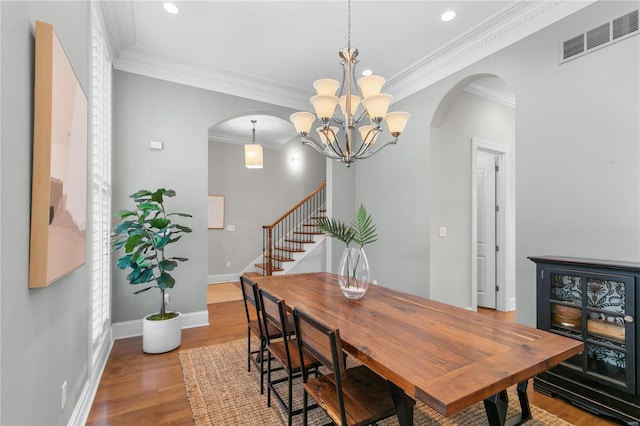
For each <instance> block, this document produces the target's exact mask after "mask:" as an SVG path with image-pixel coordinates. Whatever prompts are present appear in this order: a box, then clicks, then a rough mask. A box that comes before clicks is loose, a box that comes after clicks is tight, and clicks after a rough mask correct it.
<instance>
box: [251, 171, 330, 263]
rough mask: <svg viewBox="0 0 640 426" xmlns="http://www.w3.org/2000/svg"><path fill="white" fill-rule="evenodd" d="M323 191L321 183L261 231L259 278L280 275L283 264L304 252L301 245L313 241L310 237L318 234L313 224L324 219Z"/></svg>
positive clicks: (325, 185)
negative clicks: (274, 274)
mask: <svg viewBox="0 0 640 426" xmlns="http://www.w3.org/2000/svg"><path fill="white" fill-rule="evenodd" d="M326 187H327V181H326V180H325V181H323V182H322V185H320V186H319V187H318V188H317V189H316V190H314V191H313V192H312V193H310V194H309V195H307V196H306V197H305V198H304V199H302V200H301V201H300V202H299V203H298V204H296V205H295V206H294V207H292V208H291V209H290V210H289V211H288V212H286V213H285V214H283V215H282V216H280V218H279V219H278V220H276V221H275V222H273V223H272V224H271V225H264V226H263V227H262V266H261V269H262V273H263V275H273V272H274V271H281V270H282V262H283V261H287V260H292V259H290V257H291V256H292V254H293V253H297V252H303V251H305V250H304V248H303V246H304V244H308V243H310V242H312V241H313V234H317V233H318V231H317V228H316V227H315V223H316V220H317V219H318V218H320V217H323V216H325V214H324V208H325V204H326ZM258 266H259V265H258Z"/></svg>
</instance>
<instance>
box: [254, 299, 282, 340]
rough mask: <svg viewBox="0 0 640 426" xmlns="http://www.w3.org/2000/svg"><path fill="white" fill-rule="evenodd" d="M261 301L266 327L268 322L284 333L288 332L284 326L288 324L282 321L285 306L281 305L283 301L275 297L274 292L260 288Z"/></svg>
mask: <svg viewBox="0 0 640 426" xmlns="http://www.w3.org/2000/svg"><path fill="white" fill-rule="evenodd" d="M259 293H260V303H261V306H262V315H263V317H264V320H265V327H266V326H267V323H269V324H271V325H272V326H274V327H276V328H277V329H278V330H280V332H282V333H283V334H285V333H286V331H285V330H283V328H286V324H283V323H282V318H281V317H280V314H281V311H282V309H283V306H281V303H279V302H281V301H280V300H279V299H277V298H276V297H274V296H273V295H272V294H270V293H268V292H266V291H264V290H262V289H260V290H259Z"/></svg>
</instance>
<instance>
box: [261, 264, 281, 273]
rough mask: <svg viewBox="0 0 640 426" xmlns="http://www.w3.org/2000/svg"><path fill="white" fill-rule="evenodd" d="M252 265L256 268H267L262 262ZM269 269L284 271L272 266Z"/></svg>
mask: <svg viewBox="0 0 640 426" xmlns="http://www.w3.org/2000/svg"><path fill="white" fill-rule="evenodd" d="M254 266H255V267H256V268H260V269H267V267H266V266H265V265H263V264H262V263H256V264H255V265H254ZM271 271H272V272H282V271H284V269H282V268H276V267H274V268H271Z"/></svg>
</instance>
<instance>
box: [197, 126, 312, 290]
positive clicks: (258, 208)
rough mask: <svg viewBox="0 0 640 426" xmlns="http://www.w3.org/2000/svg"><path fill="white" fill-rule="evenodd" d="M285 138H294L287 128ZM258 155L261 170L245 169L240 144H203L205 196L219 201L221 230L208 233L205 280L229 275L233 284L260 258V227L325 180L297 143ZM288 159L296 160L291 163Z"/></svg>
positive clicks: (257, 140)
mask: <svg viewBox="0 0 640 426" xmlns="http://www.w3.org/2000/svg"><path fill="white" fill-rule="evenodd" d="M211 124H215V123H211ZM259 125H260V123H258V124H257V125H256V142H257V143H259V142H260V128H259ZM250 129H251V123H249V121H247V130H248V131H250ZM291 136H292V137H294V136H295V130H294V129H293V127H292V128H291ZM263 153H264V168H262V169H247V168H246V167H245V166H244V146H243V145H237V144H228V143H220V142H210V143H209V194H211V195H224V196H225V217H224V223H225V229H209V230H208V247H209V259H208V271H209V272H208V273H209V275H210V276H216V275H225V274H233V275H234V276H235V280H237V275H238V274H239V273H240V272H241V271H242V270H243V269H244V268H247V267H252V265H253V262H254V261H255V260H256V258H258V257H259V256H260V255H261V254H262V226H263V225H270V224H271V223H273V222H274V221H275V220H276V219H278V218H279V217H280V216H281V215H283V214H284V213H286V212H287V211H288V210H289V209H290V208H292V207H293V206H295V205H296V204H297V203H298V202H299V201H301V200H302V199H303V198H304V197H306V196H307V195H308V194H310V193H311V192H312V191H313V190H315V189H316V188H317V187H318V186H320V184H322V182H323V181H324V179H325V160H324V157H323V156H322V155H320V154H318V153H317V152H316V151H314V150H312V149H311V148H308V147H304V146H302V143H301V142H300V141H299V140H298V139H297V138H294V139H292V140H291V141H289V142H287V143H285V144H284V145H283V146H282V147H280V148H279V149H277V150H275V149H268V148H264V149H263ZM294 154H295V156H296V157H297V158H298V160H297V161H295V162H292V161H291V158H292V156H293V155H294ZM227 225H235V229H236V230H235V231H227V230H226V226H227ZM227 261H229V262H231V266H230V267H227ZM251 270H253V269H251Z"/></svg>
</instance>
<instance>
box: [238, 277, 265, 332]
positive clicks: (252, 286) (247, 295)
mask: <svg viewBox="0 0 640 426" xmlns="http://www.w3.org/2000/svg"><path fill="white" fill-rule="evenodd" d="M240 289H241V290H242V299H243V301H244V311H245V313H246V315H247V321H248V322H251V321H254V320H257V321H258V325H259V327H260V335H261V336H260V337H262V333H263V330H262V320H261V319H260V304H259V301H258V284H256V283H254V282H253V281H251V280H249V279H248V278H246V277H244V276H243V275H241V276H240ZM249 305H251V306H252V308H251V309H250V308H249Z"/></svg>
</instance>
